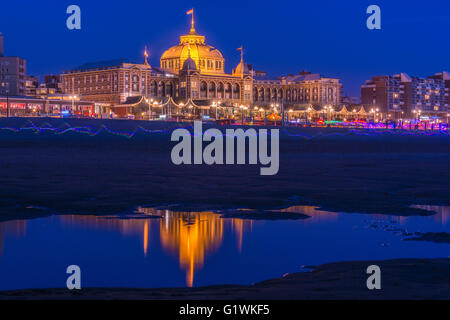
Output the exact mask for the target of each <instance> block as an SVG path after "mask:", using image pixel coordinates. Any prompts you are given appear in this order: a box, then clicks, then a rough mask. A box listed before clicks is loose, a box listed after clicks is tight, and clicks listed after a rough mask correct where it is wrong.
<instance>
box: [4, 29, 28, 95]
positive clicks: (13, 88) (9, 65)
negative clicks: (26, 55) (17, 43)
mask: <svg viewBox="0 0 450 320" xmlns="http://www.w3.org/2000/svg"><path fill="white" fill-rule="evenodd" d="M25 94H26V61H25V59H22V58H19V57H7V56H5V53H4V38H3V35H2V34H1V33H0V95H11V96H23V95H25Z"/></svg>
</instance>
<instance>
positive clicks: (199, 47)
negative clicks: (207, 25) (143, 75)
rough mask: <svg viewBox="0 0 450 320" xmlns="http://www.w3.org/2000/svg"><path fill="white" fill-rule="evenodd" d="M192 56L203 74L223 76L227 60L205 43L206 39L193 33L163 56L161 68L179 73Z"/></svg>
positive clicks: (184, 37) (182, 38) (192, 31)
mask: <svg viewBox="0 0 450 320" xmlns="http://www.w3.org/2000/svg"><path fill="white" fill-rule="evenodd" d="M189 50H190V56H191V58H192V60H194V62H195V64H196V65H197V68H198V69H199V70H200V72H201V73H211V74H217V73H220V74H223V73H224V63H225V59H224V58H223V56H222V53H221V52H220V51H219V50H217V49H215V48H214V47H212V46H209V45H207V44H206V43H205V37H204V36H200V35H198V34H197V33H196V32H195V29H194V27H193V26H192V28H191V32H190V33H189V34H187V35H184V36H181V37H180V44H178V45H176V46H174V47H172V48H170V49H168V50H166V51H165V52H164V53H163V55H162V56H161V68H162V69H164V70H167V71H170V72H174V73H178V72H179V71H180V69H181V68H182V67H183V64H184V62H185V61H186V59H188V57H189Z"/></svg>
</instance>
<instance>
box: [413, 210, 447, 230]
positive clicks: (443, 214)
mask: <svg viewBox="0 0 450 320" xmlns="http://www.w3.org/2000/svg"><path fill="white" fill-rule="evenodd" d="M412 207H413V208H417V209H423V210H428V211H434V212H436V214H435V215H433V216H432V218H433V219H434V220H435V221H437V222H440V223H441V224H442V225H446V224H448V223H449V222H450V207H445V206H412Z"/></svg>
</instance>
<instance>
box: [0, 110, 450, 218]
mask: <svg viewBox="0 0 450 320" xmlns="http://www.w3.org/2000/svg"><path fill="white" fill-rule="evenodd" d="M32 121H33V124H34V125H36V126H39V127H42V126H44V125H46V123H47V126H48V124H50V125H52V126H53V127H55V128H67V127H68V126H69V125H70V126H71V127H85V126H89V127H90V128H91V129H90V130H92V131H98V130H100V129H101V127H102V126H107V127H108V129H109V130H112V131H114V132H120V133H124V132H129V133H132V132H134V131H135V130H137V128H138V127H139V126H141V127H143V128H146V129H147V130H155V131H156V132H154V133H148V132H143V131H139V130H138V132H137V134H136V135H135V136H134V137H133V138H131V139H130V138H127V137H123V136H121V135H115V134H111V133H108V132H106V131H105V130H103V131H101V132H100V133H99V134H98V135H95V136H90V135H88V134H83V133H75V132H73V131H68V132H66V133H64V134H55V133H54V132H52V131H43V132H41V133H35V132H33V131H32V130H23V131H21V132H13V131H11V130H1V131H0V149H1V151H2V157H1V158H0V174H1V177H2V180H3V183H2V184H1V185H0V204H1V211H0V220H8V219H20V218H29V217H37V216H45V215H50V214H100V215H101V214H117V213H123V212H127V211H129V210H133V208H135V207H136V206H138V205H147V206H152V205H161V204H171V205H173V204H177V205H178V209H180V210H182V209H184V210H189V209H196V210H198V209H205V208H208V209H221V208H241V207H243V208H251V209H276V208H281V207H286V206H289V205H297V204H300V205H315V206H320V207H321V208H324V209H326V210H330V211H342V212H349V213H351V212H361V213H380V214H393V215H414V214H419V215H424V214H425V215H426V214H431V213H430V212H427V211H424V210H419V209H413V208H410V206H411V205H414V204H430V205H449V204H450V194H449V190H450V170H448V167H449V164H450V137H449V136H448V134H446V133H445V134H439V133H434V134H426V133H421V134H411V133H409V132H401V131H396V132H384V133H383V132H379V131H377V132H372V131H368V130H349V129H329V128H286V129H282V131H281V132H280V171H279V173H278V174H277V175H275V176H265V177H264V176H260V175H259V166H248V165H247V166H237V165H234V166H206V165H196V166H175V165H173V164H172V162H171V161H170V152H171V148H172V147H173V145H174V143H172V142H170V132H171V129H173V128H176V127H180V126H187V125H186V124H184V125H181V124H176V123H164V122H157V123H149V122H139V121H114V120H102V121H95V120H76V119H68V120H63V119H32ZM26 123H27V120H25V119H8V120H7V119H1V120H0V127H3V128H4V127H14V128H20V127H23V126H24V125H25V124H26ZM28 126H30V124H28Z"/></svg>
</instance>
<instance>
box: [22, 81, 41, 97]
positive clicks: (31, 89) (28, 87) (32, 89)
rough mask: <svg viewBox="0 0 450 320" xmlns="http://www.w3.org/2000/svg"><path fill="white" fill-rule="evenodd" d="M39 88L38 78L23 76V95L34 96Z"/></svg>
mask: <svg viewBox="0 0 450 320" xmlns="http://www.w3.org/2000/svg"><path fill="white" fill-rule="evenodd" d="M38 88H39V79H38V78H36V77H34V76H26V77H25V95H26V96H29V97H35V96H36V92H37V89H38Z"/></svg>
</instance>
